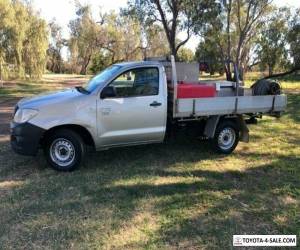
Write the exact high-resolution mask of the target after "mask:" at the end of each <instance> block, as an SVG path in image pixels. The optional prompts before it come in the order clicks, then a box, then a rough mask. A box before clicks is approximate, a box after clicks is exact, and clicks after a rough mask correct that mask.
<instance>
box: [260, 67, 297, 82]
mask: <svg viewBox="0 0 300 250" xmlns="http://www.w3.org/2000/svg"><path fill="white" fill-rule="evenodd" d="M298 70H300V66H298V67H295V68H293V69H291V70H289V71H287V72H283V73H279V74H274V75H269V76H266V77H264V78H263V79H269V78H276V77H282V76H286V75H289V74H292V73H294V72H296V71H298Z"/></svg>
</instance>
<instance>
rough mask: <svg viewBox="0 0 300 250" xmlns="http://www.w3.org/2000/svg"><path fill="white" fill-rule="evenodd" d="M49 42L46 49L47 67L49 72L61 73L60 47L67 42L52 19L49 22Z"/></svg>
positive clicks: (60, 29)
mask: <svg viewBox="0 0 300 250" xmlns="http://www.w3.org/2000/svg"><path fill="white" fill-rule="evenodd" d="M49 29H50V42H49V47H48V50H47V55H48V64H47V68H48V70H50V71H51V72H54V73H61V72H62V67H63V58H62V49H63V47H64V46H65V45H66V44H67V40H66V39H64V38H63V36H62V28H61V27H60V26H59V25H58V24H57V23H56V21H55V19H53V20H52V21H51V22H50V23H49Z"/></svg>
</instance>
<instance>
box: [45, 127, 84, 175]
mask: <svg viewBox="0 0 300 250" xmlns="http://www.w3.org/2000/svg"><path fill="white" fill-rule="evenodd" d="M44 151H45V156H46V159H47V161H48V163H49V164H50V166H51V167H52V168H54V169H55V170H58V171H73V170H75V169H76V168H77V167H79V165H80V164H81V162H82V160H83V158H84V154H85V144H84V142H83V140H82V138H81V137H80V136H79V135H78V134H77V133H75V132H73V131H72V130H68V129H61V130H58V131H55V132H54V133H53V134H52V135H51V136H50V137H49V138H48V139H47V143H46V147H45V149H44Z"/></svg>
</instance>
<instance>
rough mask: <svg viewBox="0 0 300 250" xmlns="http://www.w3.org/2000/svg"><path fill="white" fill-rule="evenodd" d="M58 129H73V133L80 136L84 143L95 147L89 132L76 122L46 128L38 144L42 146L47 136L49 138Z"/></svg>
mask: <svg viewBox="0 0 300 250" xmlns="http://www.w3.org/2000/svg"><path fill="white" fill-rule="evenodd" d="M60 129H69V130H72V131H74V132H75V133H77V134H78V135H80V136H81V138H82V140H83V141H84V143H85V144H86V145H89V146H92V147H93V148H94V149H95V147H96V145H95V141H94V139H93V136H92V134H91V132H90V131H89V130H88V129H87V128H85V127H83V126H81V125H76V124H64V125H59V126H55V127H52V128H50V129H48V130H47V131H46V132H45V133H44V135H43V137H42V138H41V140H40V144H41V145H42V146H44V145H45V143H46V141H47V138H49V136H50V135H52V134H53V133H54V132H55V131H57V130H60Z"/></svg>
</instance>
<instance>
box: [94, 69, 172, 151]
mask: <svg viewBox="0 0 300 250" xmlns="http://www.w3.org/2000/svg"><path fill="white" fill-rule="evenodd" d="M160 70H161V69H159V68H158V67H139V68H133V69H130V70H127V71H125V72H124V73H122V74H121V75H119V76H118V77H117V78H116V79H115V80H113V81H112V82H111V83H110V84H109V85H108V86H109V87H112V88H113V89H114V92H115V93H114V96H113V97H102V98H100V100H99V101H98V102H97V125H98V136H99V137H100V138H99V141H100V144H101V145H102V146H114V145H124V144H125V145H126V144H128V145H130V144H141V143H150V142H160V141H163V139H164V136H165V132H166V120H167V101H166V100H167V98H166V97H165V96H164V93H163V92H164V91H163V88H162V79H161V78H162V77H160V75H161V74H160ZM160 82H161V84H160Z"/></svg>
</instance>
